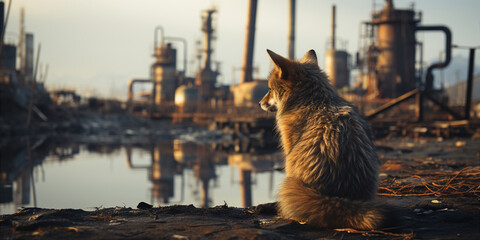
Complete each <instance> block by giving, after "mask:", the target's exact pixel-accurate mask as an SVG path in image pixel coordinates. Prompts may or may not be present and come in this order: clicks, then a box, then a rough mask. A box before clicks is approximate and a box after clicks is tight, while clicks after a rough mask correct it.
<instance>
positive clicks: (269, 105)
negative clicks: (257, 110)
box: [258, 92, 277, 112]
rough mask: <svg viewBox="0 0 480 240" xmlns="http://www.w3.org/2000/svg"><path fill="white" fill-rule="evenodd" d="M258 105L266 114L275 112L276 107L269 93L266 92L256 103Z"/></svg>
mask: <svg viewBox="0 0 480 240" xmlns="http://www.w3.org/2000/svg"><path fill="white" fill-rule="evenodd" d="M258 105H260V107H261V108H262V109H263V110H264V111H267V112H276V111H277V106H276V104H275V102H274V101H273V99H272V98H271V96H270V92H268V93H267V94H266V95H265V96H264V97H263V98H262V100H260V102H258Z"/></svg>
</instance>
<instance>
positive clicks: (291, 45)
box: [288, 0, 295, 59]
mask: <svg viewBox="0 0 480 240" xmlns="http://www.w3.org/2000/svg"><path fill="white" fill-rule="evenodd" d="M289 20H290V24H289V25H288V28H289V31H288V58H290V59H294V58H295V0H290V19H289Z"/></svg>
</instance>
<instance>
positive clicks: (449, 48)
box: [415, 26, 452, 92]
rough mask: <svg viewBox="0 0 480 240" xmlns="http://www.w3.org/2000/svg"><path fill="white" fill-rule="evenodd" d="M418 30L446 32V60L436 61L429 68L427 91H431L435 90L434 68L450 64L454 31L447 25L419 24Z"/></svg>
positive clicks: (416, 29) (426, 83)
mask: <svg viewBox="0 0 480 240" xmlns="http://www.w3.org/2000/svg"><path fill="white" fill-rule="evenodd" d="M417 31H442V32H444V33H445V60H444V61H443V62H438V63H434V64H432V65H430V66H429V67H428V68H427V76H426V80H425V91H427V92H429V91H431V90H433V74H432V71H433V69H435V68H445V67H446V66H448V64H449V63H450V60H451V58H452V32H451V31H450V29H449V28H448V27H445V26H417V27H416V28H415V32H417Z"/></svg>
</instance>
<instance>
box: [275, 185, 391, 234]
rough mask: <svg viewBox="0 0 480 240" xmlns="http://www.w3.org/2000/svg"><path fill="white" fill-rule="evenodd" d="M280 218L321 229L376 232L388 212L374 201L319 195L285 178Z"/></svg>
mask: <svg viewBox="0 0 480 240" xmlns="http://www.w3.org/2000/svg"><path fill="white" fill-rule="evenodd" d="M278 208H279V212H280V215H281V216H282V217H284V218H290V219H294V220H297V221H299V222H306V223H308V224H310V225H314V226H316V227H320V228H355V229H361V230H373V229H378V228H381V227H383V224H384V223H385V222H386V215H387V213H386V210H385V208H384V207H381V206H379V204H377V203H375V202H373V201H371V202H368V201H366V202H364V201H353V200H349V199H346V198H340V197H329V196H324V195H321V194H319V193H318V192H317V191H315V190H314V189H312V188H309V187H307V186H306V185H305V184H304V183H302V182H301V181H299V180H297V179H294V178H290V177H287V178H285V180H284V182H283V185H282V188H281V189H280V193H279V196H278Z"/></svg>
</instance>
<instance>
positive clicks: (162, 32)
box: [153, 26, 165, 55]
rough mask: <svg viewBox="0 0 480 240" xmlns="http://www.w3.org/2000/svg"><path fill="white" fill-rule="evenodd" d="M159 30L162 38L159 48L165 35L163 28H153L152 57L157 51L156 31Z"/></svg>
mask: <svg viewBox="0 0 480 240" xmlns="http://www.w3.org/2000/svg"><path fill="white" fill-rule="evenodd" d="M159 30H160V32H161V34H162V38H161V39H160V41H161V42H160V46H161V45H163V41H164V39H165V33H164V31H163V27H162V26H157V27H156V28H155V32H154V35H153V39H154V40H153V55H155V51H156V50H157V46H158V45H157V42H158V41H157V40H158V31H159Z"/></svg>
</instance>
